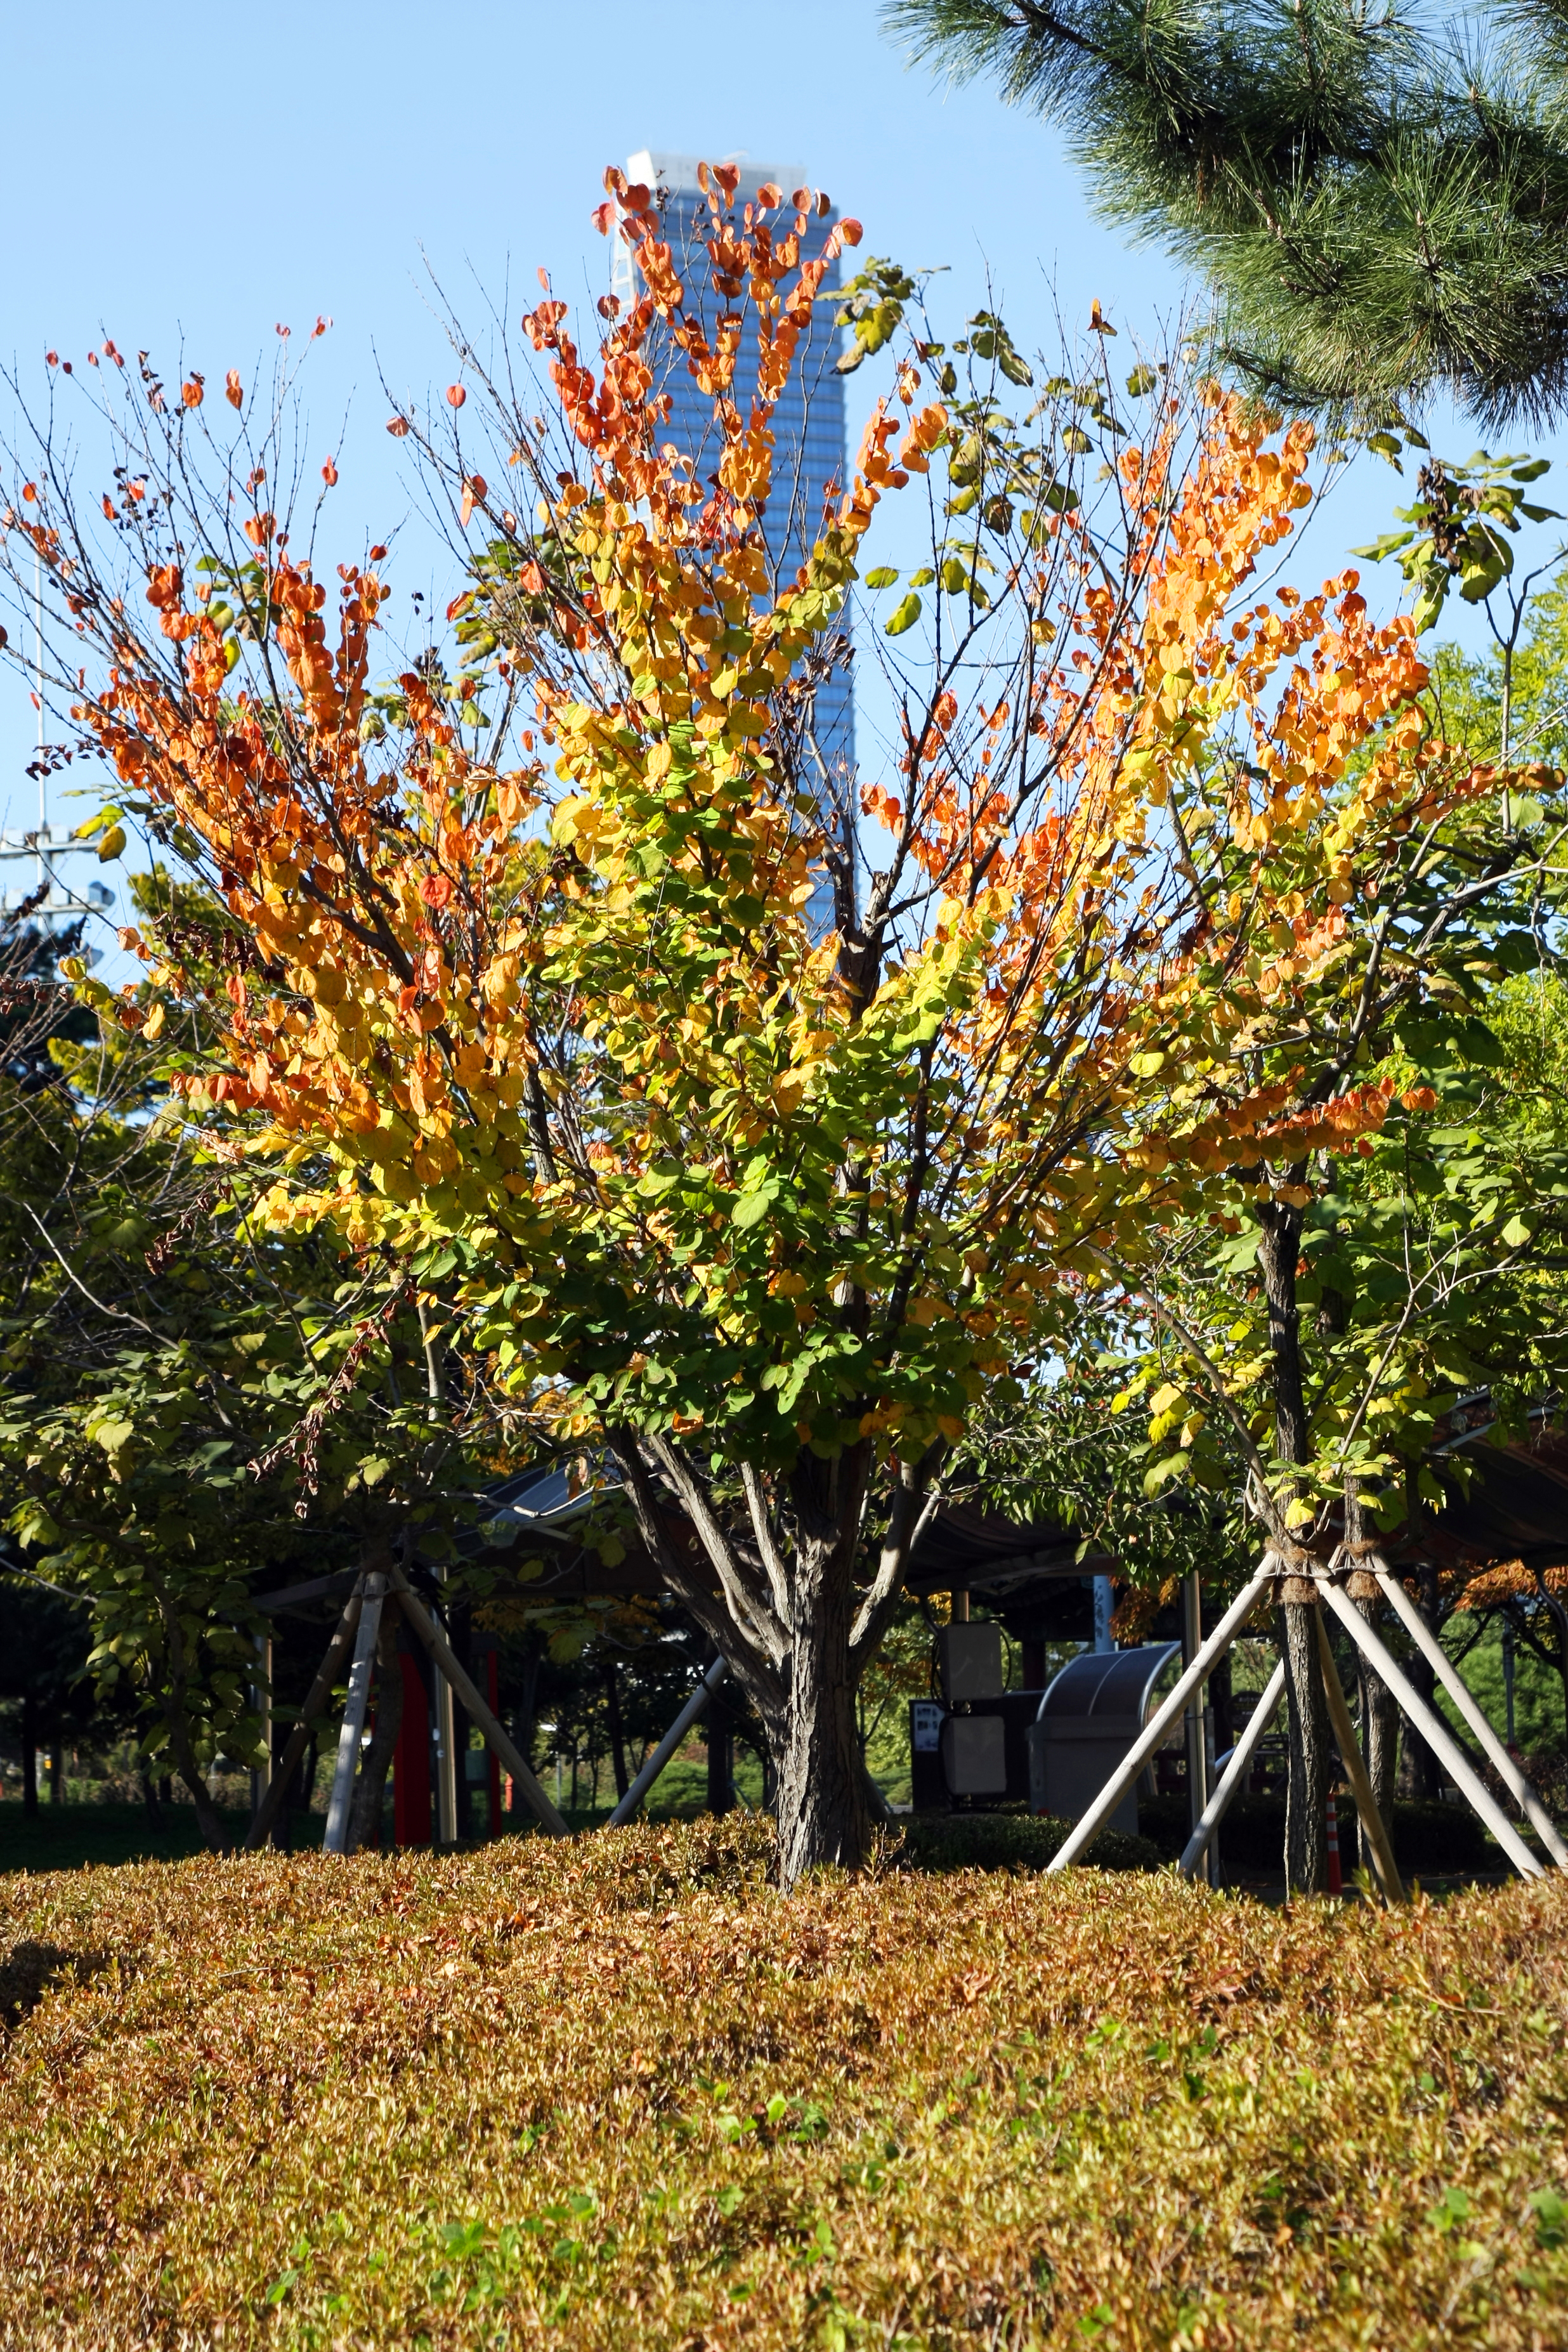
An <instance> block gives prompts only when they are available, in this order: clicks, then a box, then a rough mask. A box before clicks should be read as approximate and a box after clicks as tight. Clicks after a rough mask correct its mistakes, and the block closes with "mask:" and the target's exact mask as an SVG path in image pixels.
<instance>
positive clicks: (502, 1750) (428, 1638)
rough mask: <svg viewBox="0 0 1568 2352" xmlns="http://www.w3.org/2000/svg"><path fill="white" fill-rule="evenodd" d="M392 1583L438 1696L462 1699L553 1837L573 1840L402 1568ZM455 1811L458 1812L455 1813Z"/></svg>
mask: <svg viewBox="0 0 1568 2352" xmlns="http://www.w3.org/2000/svg"><path fill="white" fill-rule="evenodd" d="M392 1581H393V1584H394V1586H395V1590H396V1592H397V1602H398V1606H399V1608H400V1609H401V1610H402V1612H403V1613H404V1615H405V1618H406V1619H407V1620H408V1622H409V1623H410V1625H412V1626H413V1628H414V1631H415V1632H416V1633H417V1634H418V1636H419V1639H420V1640H421V1641H422V1642H423V1643H424V1644H425V1647H426V1649H427V1650H428V1651H429V1653H430V1656H431V1659H432V1660H433V1662H434V1664H435V1665H436V1667H437V1675H436V1688H437V1693H439V1692H440V1691H441V1690H442V1689H444V1688H446V1687H447V1685H450V1687H451V1689H453V1690H454V1691H456V1693H457V1695H458V1697H459V1698H460V1699H461V1700H462V1702H463V1705H464V1706H465V1707H466V1708H467V1710H468V1714H469V1716H470V1717H472V1718H473V1720H474V1722H475V1723H477V1724H478V1725H479V1729H480V1731H481V1732H482V1733H483V1735H484V1737H485V1738H486V1739H487V1740H488V1741H489V1745H490V1747H491V1748H494V1750H495V1752H496V1754H497V1755H498V1756H499V1757H500V1760H501V1762H502V1763H503V1764H504V1765H505V1766H506V1769H507V1770H508V1771H509V1772H510V1774H511V1777H512V1779H513V1780H514V1781H515V1782H516V1783H517V1786H518V1787H519V1788H520V1789H521V1790H522V1793H523V1795H524V1797H525V1798H526V1799H527V1801H528V1802H529V1804H530V1805H531V1808H532V1810H533V1811H534V1813H535V1815H536V1816H537V1817H538V1819H539V1821H540V1822H542V1824H543V1826H544V1827H545V1828H546V1829H547V1830H548V1831H549V1832H550V1834H551V1836H552V1837H570V1836H571V1834H572V1832H571V1831H570V1830H569V1829H568V1827H567V1826H566V1823H565V1822H563V1820H562V1818H561V1815H560V1814H559V1812H557V1811H556V1809H555V1807H554V1806H553V1805H552V1803H551V1801H550V1800H549V1798H548V1797H547V1796H546V1795H545V1793H544V1790H542V1788H541V1787H540V1785H539V1781H538V1780H537V1778H536V1777H535V1774H534V1770H533V1767H532V1766H531V1764H530V1762H529V1760H528V1759H527V1757H526V1756H525V1755H524V1754H523V1752H522V1750H521V1748H520V1747H519V1746H518V1744H517V1742H516V1740H515V1739H514V1738H512V1736H511V1734H510V1731H508V1730H507V1728H506V1727H505V1725H504V1724H503V1723H502V1722H501V1720H500V1717H499V1716H497V1715H495V1714H493V1713H492V1712H491V1710H490V1707H489V1704H488V1702H487V1701H486V1700H484V1699H483V1698H481V1697H480V1696H479V1685H477V1684H476V1683H475V1681H474V1679H473V1677H472V1675H469V1674H468V1672H467V1671H466V1669H465V1668H464V1667H463V1666H462V1665H461V1664H459V1663H458V1655H457V1653H456V1651H455V1650H454V1649H453V1647H452V1645H451V1643H450V1642H448V1641H447V1636H446V1635H445V1633H442V1631H441V1629H440V1627H439V1626H438V1625H437V1623H436V1622H435V1620H434V1618H433V1617H432V1616H431V1614H430V1612H429V1611H428V1610H427V1609H426V1606H425V1603H424V1602H423V1601H421V1600H420V1598H419V1596H418V1594H417V1593H416V1591H414V1588H413V1587H412V1585H411V1584H410V1583H409V1581H408V1579H407V1578H406V1577H405V1574H404V1573H403V1570H401V1569H400V1568H397V1567H394V1569H393V1571H392ZM455 1810H456V1809H455V1808H454V1812H455Z"/></svg>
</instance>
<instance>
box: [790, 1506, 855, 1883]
mask: <svg viewBox="0 0 1568 2352" xmlns="http://www.w3.org/2000/svg"><path fill="white" fill-rule="evenodd" d="M833 1549H837V1547H832V1548H830V1547H829V1546H827V1545H826V1544H822V1543H818V1542H814V1541H812V1540H811V1539H810V1538H802V1541H801V1544H800V1549H799V1551H798V1553H797V1556H796V1559H797V1573H798V1578H799V1581H798V1584H797V1586H796V1591H795V1625H794V1641H793V1643H792V1644H791V1654H790V1681H789V1690H788V1693H787V1695H786V1698H785V1705H784V1727H783V1728H784V1741H783V1750H782V1753H781V1754H780V1755H779V1759H778V1822H779V1878H780V1882H781V1884H782V1885H784V1886H785V1887H786V1888H787V1887H791V1886H793V1885H795V1882H796V1880H797V1879H799V1878H800V1877H801V1875H802V1874H803V1873H804V1872H805V1871H808V1870H814V1869H817V1868H819V1867H820V1866H821V1865H822V1864H838V1865H840V1866H841V1867H842V1868H844V1869H846V1870H858V1869H859V1867H860V1865H861V1864H862V1863H863V1862H864V1861H865V1859H866V1854H867V1851H868V1847H869V1844H870V1839H871V1822H870V1815H869V1813H868V1810H867V1805H866V1790H865V1779H864V1775H863V1773H862V1770H861V1764H860V1736H859V1728H858V1724H857V1722H856V1719H855V1684H854V1681H853V1679H852V1677H851V1675H850V1671H849V1624H850V1615H849V1612H850V1608H851V1606H852V1601H853V1590H852V1587H851V1586H850V1584H849V1582H848V1580H847V1577H844V1576H841V1575H839V1574H838V1573H837V1569H836V1563H835V1562H834V1560H833V1558H832V1552H833Z"/></svg>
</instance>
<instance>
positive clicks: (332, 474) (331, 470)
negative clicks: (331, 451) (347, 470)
mask: <svg viewBox="0 0 1568 2352" xmlns="http://www.w3.org/2000/svg"><path fill="white" fill-rule="evenodd" d="M337 478H338V469H337V467H335V466H334V465H333V463H332V461H331V458H330V457H329V458H328V459H327V462H326V464H325V465H324V466H323V467H322V468H321V479H322V481H323V482H325V484H326V486H327V488H328V489H329V490H330V489H331V488H332V487H333V485H334V484H335V483H336V481H337Z"/></svg>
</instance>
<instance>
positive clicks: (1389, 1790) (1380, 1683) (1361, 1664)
mask: <svg viewBox="0 0 1568 2352" xmlns="http://www.w3.org/2000/svg"><path fill="white" fill-rule="evenodd" d="M1363 1524H1364V1523H1363V1517H1362V1507H1361V1494H1360V1490H1359V1488H1358V1487H1357V1486H1356V1483H1355V1480H1354V1479H1353V1478H1352V1479H1348V1480H1347V1481H1346V1484H1345V1541H1346V1543H1347V1544H1354V1545H1359V1544H1360V1543H1361V1542H1362V1541H1363ZM1359 1557H1361V1555H1360V1554H1359V1553H1355V1552H1352V1559H1355V1558H1359ZM1360 1583H1361V1586H1362V1588H1363V1589H1361V1590H1358V1589H1357V1585H1358V1580H1357V1577H1356V1576H1353V1575H1352V1578H1351V1584H1350V1591H1351V1598H1352V1601H1354V1603H1355V1605H1356V1607H1357V1609H1358V1610H1359V1611H1360V1612H1361V1614H1362V1616H1363V1617H1364V1618H1365V1620H1366V1622H1367V1623H1368V1624H1369V1625H1370V1626H1372V1627H1373V1629H1374V1630H1375V1628H1376V1624H1377V1619H1378V1614H1379V1612H1380V1610H1381V1608H1382V1605H1383V1596H1382V1594H1381V1593H1380V1592H1379V1591H1378V1589H1377V1585H1376V1582H1375V1580H1373V1577H1372V1576H1371V1575H1370V1574H1366V1575H1363V1576H1362V1577H1361V1579H1360ZM1355 1672H1356V1696H1357V1699H1358V1702H1359V1706H1358V1712H1359V1716H1360V1721H1359V1724H1358V1727H1357V1728H1358V1730H1359V1733H1360V1737H1361V1752H1362V1758H1363V1761H1364V1763H1365V1765H1366V1777H1367V1779H1368V1780H1369V1781H1370V1782H1371V1783H1372V1794H1373V1803H1374V1804H1375V1805H1376V1807H1377V1810H1378V1812H1379V1814H1380V1816H1381V1817H1382V1820H1383V1823H1384V1828H1385V1829H1386V1828H1387V1827H1388V1825H1389V1822H1390V1821H1391V1819H1392V1815H1391V1813H1390V1811H1389V1808H1390V1806H1391V1804H1392V1802H1393V1799H1394V1777H1395V1774H1396V1771H1397V1769H1398V1763H1399V1710H1398V1708H1397V1707H1396V1706H1395V1705H1394V1693H1393V1692H1392V1691H1391V1690H1390V1689H1389V1687H1388V1685H1387V1684H1386V1683H1385V1682H1384V1679H1383V1676H1382V1675H1380V1674H1379V1673H1378V1672H1377V1669H1376V1668H1375V1667H1374V1666H1372V1665H1369V1664H1368V1663H1367V1661H1366V1658H1365V1657H1364V1655H1363V1653H1362V1652H1361V1650H1360V1649H1358V1650H1357V1651H1356V1654H1355ZM1360 1832H1361V1835H1360V1844H1359V1849H1358V1851H1359V1853H1360V1858H1361V1866H1362V1868H1363V1870H1364V1871H1367V1872H1369V1873H1370V1874H1372V1875H1373V1878H1375V1877H1376V1875H1377V1860H1376V1856H1375V1854H1374V1853H1373V1843H1372V1840H1371V1839H1370V1838H1369V1837H1368V1835H1367V1832H1366V1823H1365V1822H1362V1823H1361V1824H1360Z"/></svg>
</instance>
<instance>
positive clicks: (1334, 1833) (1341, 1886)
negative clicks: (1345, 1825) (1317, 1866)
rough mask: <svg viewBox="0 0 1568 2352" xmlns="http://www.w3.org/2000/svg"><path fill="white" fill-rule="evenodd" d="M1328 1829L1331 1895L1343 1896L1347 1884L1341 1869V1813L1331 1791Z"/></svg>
mask: <svg viewBox="0 0 1568 2352" xmlns="http://www.w3.org/2000/svg"><path fill="white" fill-rule="evenodd" d="M1327 1827H1328V1832H1329V1841H1328V1842H1329V1893H1330V1894H1331V1895H1342V1894H1343V1893H1344V1891H1345V1882H1344V1874H1343V1873H1342V1870H1341V1868H1340V1813H1339V1807H1338V1805H1337V1804H1336V1803H1335V1802H1334V1792H1333V1790H1329V1818H1328V1823H1327Z"/></svg>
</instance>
